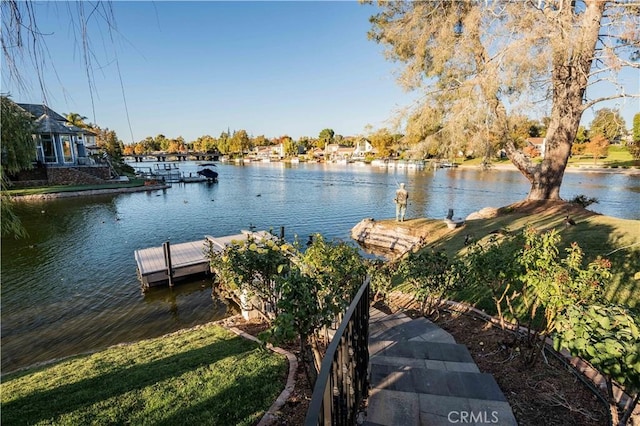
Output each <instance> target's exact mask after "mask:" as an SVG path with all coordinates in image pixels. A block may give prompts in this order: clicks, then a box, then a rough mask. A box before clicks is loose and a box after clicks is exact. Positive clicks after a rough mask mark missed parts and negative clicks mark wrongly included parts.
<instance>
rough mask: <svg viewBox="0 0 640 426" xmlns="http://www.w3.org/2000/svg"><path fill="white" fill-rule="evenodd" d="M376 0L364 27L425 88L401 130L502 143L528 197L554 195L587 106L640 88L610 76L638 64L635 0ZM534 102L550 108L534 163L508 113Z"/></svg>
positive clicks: (407, 77)
mask: <svg viewBox="0 0 640 426" xmlns="http://www.w3.org/2000/svg"><path fill="white" fill-rule="evenodd" d="M378 7H379V8H380V10H381V11H380V12H379V13H378V14H376V15H374V16H372V17H371V19H370V20H371V23H372V29H371V31H370V32H369V37H370V38H371V39H373V40H374V41H376V42H378V43H380V44H382V45H384V46H386V48H387V49H386V55H387V57H388V58H389V59H391V60H394V61H399V62H401V63H403V64H404V67H403V69H402V73H401V75H400V77H399V81H400V83H401V84H402V85H403V86H404V87H405V88H407V89H410V90H421V91H423V92H424V96H423V97H422V99H421V101H419V102H418V103H417V104H416V105H415V106H414V108H413V110H412V111H411V113H410V114H409V117H408V124H407V136H408V138H409V139H410V140H414V141H415V140H423V141H425V140H426V141H428V140H435V141H436V142H437V143H438V144H440V145H441V146H444V147H447V146H449V147H451V146H457V145H456V144H459V143H460V141H461V140H463V141H467V142H468V143H470V144H475V145H476V146H486V145H487V144H494V145H497V146H498V147H500V148H504V149H505V150H506V152H507V155H508V156H509V158H510V159H511V161H512V162H513V164H514V165H515V166H516V167H517V168H518V169H519V170H520V172H521V173H522V174H523V175H524V176H525V177H526V178H527V179H528V180H529V181H530V183H531V190H530V192H529V195H528V199H530V200H557V199H560V186H561V184H562V179H563V176H564V172H565V169H566V166H567V161H568V159H569V155H570V154H571V146H572V143H573V141H574V139H575V136H576V133H577V131H578V126H579V125H580V120H581V117H582V114H583V113H584V111H585V110H587V109H588V108H590V107H592V106H593V105H596V104H598V103H600V102H603V101H606V100H611V99H617V98H638V97H640V95H639V94H637V93H635V94H629V93H626V92H625V90H624V87H623V86H622V85H621V84H619V83H618V82H617V75H618V73H619V71H621V70H622V69H623V68H626V67H632V68H636V69H638V68H640V63H639V62H638V58H639V51H640V4H638V3H632V2H624V1H604V0H582V1H577V0H535V1H534V0H524V1H523V0H496V1H468V0H465V1H456V0H432V1H415V2H410V1H401V2H386V1H385V2H382V1H381V2H379V3H378ZM604 83H608V84H609V86H608V90H609V94H608V95H605V96H598V97H592V96H594V95H593V93H595V92H593V91H592V90H590V89H591V88H592V87H593V85H596V84H598V85H602V84H604ZM535 110H538V111H539V114H540V115H548V116H549V123H548V127H547V133H546V144H545V152H544V160H543V161H542V162H541V163H534V162H532V161H531V160H530V159H529V158H528V157H527V156H526V155H524V154H523V153H522V151H521V150H520V149H519V147H518V144H517V141H516V140H514V138H513V137H512V132H510V129H511V128H512V125H511V123H510V121H511V117H512V116H515V115H517V114H518V113H522V112H531V111H535ZM456 149H457V148H456ZM485 151H486V152H490V151H491V150H490V149H487V150H485Z"/></svg>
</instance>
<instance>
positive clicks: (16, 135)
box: [0, 96, 36, 238]
mask: <svg viewBox="0 0 640 426" xmlns="http://www.w3.org/2000/svg"><path fill="white" fill-rule="evenodd" d="M0 106H1V108H2V109H1V110H0V123H1V125H0V127H1V128H2V131H1V132H0V138H1V143H0V146H1V147H2V151H1V154H0V159H1V161H0V191H2V193H1V199H0V212H1V215H0V229H1V234H2V235H3V236H4V235H13V236H15V237H16V238H18V237H24V236H26V231H25V229H24V228H23V227H22V224H21V222H20V218H19V217H18V216H17V215H16V214H15V213H14V211H13V208H12V202H11V197H10V196H8V195H7V194H6V192H5V189H6V185H7V177H6V175H5V173H7V174H10V175H11V174H15V173H18V172H19V171H20V170H24V169H30V168H31V167H33V161H34V159H35V152H36V144H35V141H34V139H33V131H34V126H33V122H32V121H31V118H30V117H29V115H28V114H27V113H26V112H25V111H24V110H23V109H22V108H20V107H19V106H18V105H16V104H15V103H14V102H13V101H11V99H9V98H8V97H6V96H0Z"/></svg>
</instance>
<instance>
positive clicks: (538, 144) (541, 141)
mask: <svg viewBox="0 0 640 426" xmlns="http://www.w3.org/2000/svg"><path fill="white" fill-rule="evenodd" d="M546 142H547V138H527V145H529V146H531V147H533V148H535V149H536V150H537V151H538V152H539V153H540V156H541V157H542V158H544V148H545V143H546Z"/></svg>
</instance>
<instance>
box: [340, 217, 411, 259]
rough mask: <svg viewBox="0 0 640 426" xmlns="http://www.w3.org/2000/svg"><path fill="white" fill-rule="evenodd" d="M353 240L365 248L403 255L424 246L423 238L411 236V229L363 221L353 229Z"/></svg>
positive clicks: (372, 220)
mask: <svg viewBox="0 0 640 426" xmlns="http://www.w3.org/2000/svg"><path fill="white" fill-rule="evenodd" d="M351 238H353V239H354V240H356V241H357V242H358V243H359V244H362V245H363V246H365V247H374V248H378V249H382V250H385V251H388V252H390V253H393V254H394V255H398V256H400V255H402V254H404V253H407V252H408V251H409V250H412V249H413V248H417V247H419V246H420V245H421V244H422V240H423V239H422V238H420V237H419V236H415V235H412V234H411V229H409V228H407V227H403V226H393V225H389V224H386V223H381V222H376V221H375V220H374V219H363V220H362V221H360V222H359V223H358V224H357V225H356V226H354V227H353V228H352V229H351Z"/></svg>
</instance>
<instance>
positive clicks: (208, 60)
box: [2, 1, 640, 143]
mask: <svg viewBox="0 0 640 426" xmlns="http://www.w3.org/2000/svg"><path fill="white" fill-rule="evenodd" d="M112 7H113V11H114V15H115V25H116V26H117V33H116V34H115V36H114V39H113V41H112V40H111V39H110V37H109V34H108V32H107V31H105V30H104V24H99V23H98V22H97V21H96V20H93V19H92V20H90V21H89V22H90V26H91V28H90V41H91V45H92V49H93V55H94V56H93V59H92V66H93V69H94V70H95V71H94V79H95V88H94V90H93V96H94V102H93V106H92V103H91V91H90V90H89V86H88V83H87V77H86V70H85V67H84V66H83V64H82V61H81V49H80V47H79V42H80V40H79V39H78V35H77V30H76V31H74V30H73V29H72V28H70V20H69V13H70V12H69V11H70V10H71V11H73V12H74V13H76V12H77V6H76V5H75V4H67V3H57V2H48V3H46V4H40V5H38V6H37V9H36V10H37V12H38V19H39V29H40V31H41V32H42V33H44V34H50V35H47V36H46V43H47V47H48V50H49V52H48V55H49V59H47V61H48V63H49V64H54V65H55V73H54V72H53V71H52V70H51V69H48V70H47V72H46V74H45V81H46V86H47V89H48V95H47V99H46V100H47V103H48V104H49V106H50V107H51V108H52V109H54V110H55V111H57V112H59V113H68V112H77V113H79V114H81V115H84V116H87V117H88V121H90V122H95V123H97V124H98V125H100V126H101V127H103V128H104V127H108V128H110V129H113V130H115V131H116V132H117V134H118V136H119V137H120V139H122V140H123V141H124V142H125V143H131V142H133V141H139V140H142V139H144V138H145V137H146V136H155V135H157V134H159V133H162V134H164V135H165V136H167V137H169V138H175V137H178V136H182V137H184V138H185V140H187V141H192V140H194V139H196V138H197V137H198V136H202V135H205V134H210V135H212V136H214V137H217V136H219V135H220V133H221V132H222V131H226V130H227V128H229V129H231V130H232V131H233V130H239V129H244V130H246V131H247V132H248V133H249V134H250V135H253V136H258V135H265V136H267V137H278V136H282V135H285V134H288V135H290V136H292V137H294V138H296V139H297V138H299V137H300V136H314V137H315V136H318V134H319V133H320V131H321V130H322V129H324V128H327V127H328V128H332V129H333V130H334V131H335V132H336V133H337V134H342V135H344V136H348V135H357V134H363V133H365V132H366V129H365V127H366V126H367V125H368V124H369V125H372V126H373V128H379V127H385V126H389V125H390V122H388V120H389V119H390V118H393V117H394V114H395V112H396V111H397V110H398V109H400V108H402V107H404V106H407V105H409V104H410V103H411V100H412V99H413V98H414V97H415V96H416V95H415V94H407V93H404V92H403V91H402V89H401V88H400V87H399V85H398V84H397V83H396V81H395V76H394V70H397V65H395V64H393V63H391V62H388V61H386V60H385V59H384V56H383V54H382V47H381V46H379V45H377V44H376V43H374V42H372V41H369V40H368V39H367V31H368V30H369V28H370V24H369V22H368V18H369V16H370V15H372V14H373V13H374V11H375V9H374V7H373V6H370V5H361V4H359V3H357V2H355V1H336V2H328V1H320V2H308V1H295V2H294V1H291V2H271V1H264V2H244V1H239V2H205V1H201V2H163V1H159V2H128V1H122V2H120V1H115V2H113V3H112ZM83 9H84V10H85V13H89V12H90V11H91V7H90V4H89V3H85V4H84V5H83ZM116 59H117V61H116ZM118 65H119V70H120V71H119V72H118ZM120 77H121V78H122V86H121V82H120ZM627 78H628V77H627ZM26 79H27V82H29V83H31V85H30V86H31V87H32V88H33V89H31V90H30V91H28V92H24V91H20V90H18V89H17V88H16V87H14V86H13V85H12V83H11V82H8V81H5V79H4V74H3V82H2V92H3V93H7V92H8V93H10V94H11V96H12V99H13V100H15V101H17V102H26V103H41V102H42V101H43V95H42V92H41V91H40V89H39V88H38V85H37V80H36V79H35V78H33V76H26ZM629 81H630V85H631V87H630V88H629V90H630V91H631V90H633V91H635V92H636V93H637V92H638V81H637V73H636V74H633V75H632V78H630V80H629ZM123 88H124V90H123ZM125 98H126V106H127V107H128V112H129V113H128V117H129V120H130V124H131V130H130V127H129V123H128V119H127V114H126V111H125V101H124V99H125ZM603 106H605V105H599V106H597V107H596V109H599V108H601V107H603ZM606 106H609V107H615V106H616V103H615V102H613V103H611V104H610V105H606ZM617 106H618V107H619V108H621V110H622V113H623V117H624V118H625V120H626V122H627V127H631V120H632V117H633V114H635V113H637V112H638V111H639V109H640V108H639V107H638V101H637V100H634V101H631V102H627V103H626V104H621V103H620V101H619V102H618V104H617ZM94 108H95V115H94ZM592 117H593V113H592V112H587V113H585V117H584V119H583V121H584V122H586V123H588V122H589V121H590V120H591V119H592Z"/></svg>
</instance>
